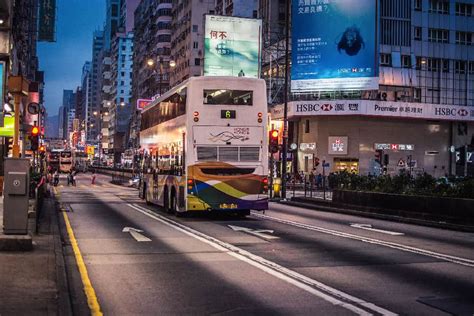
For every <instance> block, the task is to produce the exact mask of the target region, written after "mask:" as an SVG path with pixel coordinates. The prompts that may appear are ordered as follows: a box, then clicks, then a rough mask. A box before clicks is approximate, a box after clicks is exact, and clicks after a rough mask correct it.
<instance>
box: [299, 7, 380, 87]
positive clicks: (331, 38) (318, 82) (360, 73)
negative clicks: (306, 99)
mask: <svg viewBox="0 0 474 316" xmlns="http://www.w3.org/2000/svg"><path fill="white" fill-rule="evenodd" d="M376 4H377V0H295V1H293V7H292V21H293V23H292V67H291V90H292V92H310V91H322V90H323V91H331V90H376V89H378V58H377V56H378V55H377V48H378V45H377V44H378V43H377V38H378V36H377V32H378V29H377V23H378V20H377V5H376Z"/></svg>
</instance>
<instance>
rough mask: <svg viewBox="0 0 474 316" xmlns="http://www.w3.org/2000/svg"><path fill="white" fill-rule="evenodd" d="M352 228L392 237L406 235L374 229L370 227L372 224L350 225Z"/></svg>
mask: <svg viewBox="0 0 474 316" xmlns="http://www.w3.org/2000/svg"><path fill="white" fill-rule="evenodd" d="M350 226H351V227H354V228H360V229H365V230H370V231H373V232H378V233H382V234H387V235H392V236H402V235H405V234H404V233H397V232H393V231H390V230H383V229H376V228H372V225H370V224H350Z"/></svg>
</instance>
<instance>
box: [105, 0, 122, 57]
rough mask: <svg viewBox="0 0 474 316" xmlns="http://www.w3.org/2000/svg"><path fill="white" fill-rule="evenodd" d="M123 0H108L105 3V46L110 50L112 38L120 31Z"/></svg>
mask: <svg viewBox="0 0 474 316" xmlns="http://www.w3.org/2000/svg"><path fill="white" fill-rule="evenodd" d="M122 1H123V0H106V4H105V26H104V34H103V37H104V47H105V50H106V51H108V50H110V48H111V46H112V39H113V38H114V35H115V33H117V31H118V27H119V23H120V16H121V14H120V3H121V2H122Z"/></svg>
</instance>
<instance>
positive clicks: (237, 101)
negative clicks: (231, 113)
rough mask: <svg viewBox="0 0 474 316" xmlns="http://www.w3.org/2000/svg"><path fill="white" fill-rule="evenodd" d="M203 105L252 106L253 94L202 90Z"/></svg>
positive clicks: (237, 91)
mask: <svg viewBox="0 0 474 316" xmlns="http://www.w3.org/2000/svg"><path fill="white" fill-rule="evenodd" d="M203 98H204V100H203V103H204V104H212V105H216V104H218V105H252V104H253V92H252V91H247V90H225V89H215V90H204V91H203Z"/></svg>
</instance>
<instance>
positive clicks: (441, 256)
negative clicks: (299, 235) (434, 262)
mask: <svg viewBox="0 0 474 316" xmlns="http://www.w3.org/2000/svg"><path fill="white" fill-rule="evenodd" d="M252 215H253V216H255V217H259V218H262V219H267V220H271V221H274V222H278V223H282V224H286V225H291V226H295V227H299V228H304V229H307V230H312V231H317V232H320V233H325V234H329V235H333V236H338V237H344V238H349V239H353V240H358V241H362V242H366V243H369V244H375V245H380V246H385V247H389V248H393V249H398V250H402V251H406V252H411V253H416V254H419V255H424V256H427V257H432V258H436V259H441V260H445V261H448V262H452V263H457V264H460V265H463V266H466V267H474V260H471V259H467V258H461V257H456V256H451V255H447V254H443V253H438V252H434V251H430V250H426V249H421V248H416V247H412V246H407V245H402V244H399V243H394V242H389V241H384V240H379V239H375V238H369V237H364V236H358V235H354V234H349V233H344V232H340V231H337V230H332V229H327V228H323V227H318V226H313V225H308V224H303V223H298V222H294V221H290V220H286V219H281V218H278V217H273V216H268V215H263V214H259V213H257V212H252Z"/></svg>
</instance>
